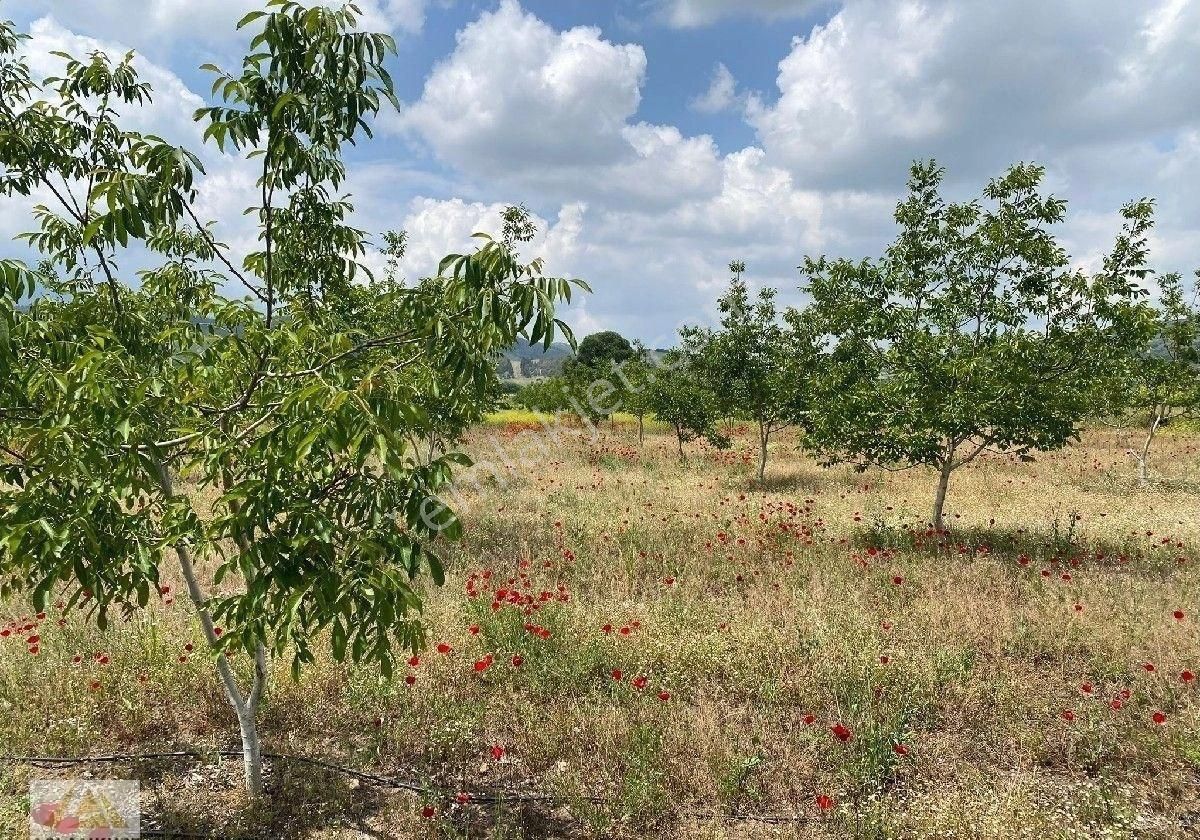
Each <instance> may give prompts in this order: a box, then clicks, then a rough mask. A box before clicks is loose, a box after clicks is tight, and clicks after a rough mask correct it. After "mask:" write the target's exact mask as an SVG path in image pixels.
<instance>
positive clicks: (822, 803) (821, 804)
mask: <svg viewBox="0 0 1200 840" xmlns="http://www.w3.org/2000/svg"><path fill="white" fill-rule="evenodd" d="M817 807H818V808H820V809H821V810H822V811H828V810H829V809H830V808H832V807H833V797H831V796H826V795H825V794H823V793H822V794H820V795H819V796H817Z"/></svg>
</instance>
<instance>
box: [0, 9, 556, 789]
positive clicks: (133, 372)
mask: <svg viewBox="0 0 1200 840" xmlns="http://www.w3.org/2000/svg"><path fill="white" fill-rule="evenodd" d="M356 18H357V9H356V8H355V7H354V6H353V5H350V4H348V5H345V6H342V7H340V8H326V7H324V6H313V7H311V8H306V7H304V6H302V5H300V4H298V3H295V2H291V0H271V2H270V3H268V4H267V7H266V9H265V10H264V11H258V12H253V13H251V14H249V15H247V16H246V17H245V18H243V19H242V21H241V23H240V24H239V27H242V28H250V29H251V30H253V33H254V34H253V36H252V39H251V41H250V53H251V54H250V55H248V56H247V57H246V58H245V59H244V61H243V62H242V64H241V66H240V68H239V69H238V70H237V71H236V72H231V73H226V72H222V71H220V70H218V69H217V68H209V69H211V70H212V71H213V72H214V73H215V75H216V80H215V83H214V86H213V91H214V95H215V97H216V104H214V105H212V106H211V107H206V108H203V109H201V111H200V112H199V113H198V114H197V115H196V116H197V119H198V120H199V121H201V122H202V123H204V124H205V126H206V128H205V132H204V134H205V138H206V140H208V141H211V142H214V143H216V144H217V145H218V146H219V147H220V148H221V149H222V150H225V151H226V152H232V153H239V154H241V155H243V156H244V158H245V159H246V160H247V161H248V165H250V166H253V167H254V169H255V171H256V172H257V179H258V180H257V194H258V201H257V203H256V206H254V207H252V208H251V209H250V210H249V211H248V213H249V215H250V218H251V220H252V221H253V222H254V223H256V225H257V232H258V237H257V246H256V247H255V248H254V249H253V250H251V251H250V252H249V253H244V254H235V253H234V252H233V251H232V249H230V248H227V247H226V246H224V245H222V244H221V243H220V242H219V241H218V239H217V236H218V228H217V227H216V225H215V223H209V222H207V221H206V220H201V219H200V218H199V217H198V215H197V210H196V192H197V186H198V184H199V183H200V181H201V179H202V178H203V177H204V172H203V169H202V166H201V163H200V161H199V159H198V158H197V157H196V156H195V155H193V154H192V153H190V152H188V151H186V150H184V149H182V148H180V147H178V146H174V145H172V144H170V143H169V142H167V141H166V140H164V139H161V138H158V137H154V136H150V135H143V134H139V133H137V132H132V131H129V130H126V129H125V128H123V127H122V125H121V117H120V115H121V114H128V113H129V112H130V111H132V110H134V109H136V108H137V107H139V106H141V105H144V104H145V103H147V102H148V101H149V99H150V96H151V91H150V88H149V86H148V85H146V84H145V83H144V82H141V81H139V80H138V77H137V73H136V70H135V67H134V64H133V61H132V57H131V56H125V57H124V58H122V59H120V60H113V59H111V58H110V57H108V56H106V55H104V54H103V53H94V54H93V55H91V56H88V57H87V58H85V59H82V60H77V59H72V58H70V57H66V56H64V57H63V59H64V72H63V74H62V76H61V78H54V79H48V80H45V81H39V80H37V79H34V78H33V77H32V76H31V73H30V69H29V66H28V64H27V62H26V61H25V59H24V58H23V56H22V52H21V50H22V41H23V38H22V36H20V35H18V34H17V33H16V32H15V30H14V28H13V26H12V24H11V23H6V24H2V25H0V95H2V104H0V166H2V167H3V171H2V172H0V191H2V192H3V193H4V194H5V195H7V196H10V197H16V198H14V199H13V200H20V201H24V200H26V199H27V198H28V199H32V200H33V201H36V202H40V203H38V204H37V205H36V208H35V210H34V228H35V229H34V231H33V232H32V233H30V234H28V235H27V236H26V237H25V240H26V242H27V243H28V245H29V247H30V249H31V251H33V252H34V253H35V254H36V255H37V257H36V259H37V262H36V264H34V265H32V266H31V265H29V264H27V263H25V262H21V261H18V260H15V259H6V260H3V261H2V262H0V447H2V451H0V520H2V521H3V522H4V528H3V530H2V531H0V597H9V596H11V595H13V594H15V593H18V592H30V591H31V592H32V597H33V601H34V603H35V605H36V606H37V607H38V608H39V609H40V608H43V607H44V606H45V604H46V603H47V602H48V601H50V600H51V599H54V598H62V599H63V600H64V601H65V602H66V605H67V606H68V607H69V608H80V609H82V610H85V611H86V612H87V613H88V614H89V615H91V616H93V617H94V618H95V620H96V621H97V622H99V624H100V625H101V626H102V627H103V626H104V625H105V624H106V622H107V621H108V620H109V617H110V615H112V614H113V613H114V612H117V613H128V612H129V611H132V610H134V609H137V608H140V607H145V606H146V605H147V604H148V603H149V602H150V600H151V598H152V597H154V596H155V595H156V594H157V593H158V592H160V591H162V590H161V588H162V587H165V584H166V581H165V578H164V576H163V569H164V563H165V562H166V561H168V560H170V561H173V563H174V564H175V565H176V566H177V568H178V571H179V574H180V575H181V577H182V579H183V581H184V582H185V584H186V588H187V593H188V596H189V597H190V601H191V603H192V605H193V606H194V608H195V611H196V615H197V618H198V621H199V624H200V626H201V628H202V630H203V633H204V636H205V638H206V639H207V641H208V645H209V648H210V650H211V655H212V658H213V662H214V665H215V667H216V669H217V671H218V674H219V677H220V680H221V682H222V684H223V687H224V690H225V693H226V694H227V696H228V698H229V701H230V703H231V704H232V706H233V708H234V711H235V712H236V715H237V719H238V723H239V727H240V730H241V740H242V745H243V752H244V756H245V773H246V784H247V787H248V789H249V791H250V792H251V793H253V794H258V793H261V792H262V790H263V783H262V773H261V755H260V745H259V737H258V729H257V713H258V709H259V705H260V703H261V701H262V700H263V697H264V694H265V692H266V690H267V678H268V672H269V662H270V660H271V659H273V658H280V657H288V658H290V662H291V667H292V670H293V673H298V672H299V670H300V669H301V668H302V667H303V666H304V665H305V664H307V663H311V662H312V661H313V660H314V647H315V646H316V645H317V644H318V643H320V644H328V645H329V647H330V648H331V650H332V654H333V656H334V658H335V659H337V660H343V659H348V660H352V661H354V662H366V663H374V664H376V665H377V666H378V667H379V668H380V669H381V671H382V673H383V674H384V675H385V676H387V675H390V673H391V670H392V666H393V658H394V656H395V655H396V654H395V653H394V652H393V651H394V650H396V649H397V648H417V647H419V646H420V645H421V644H422V643H423V641H424V632H423V628H422V625H421V623H420V620H419V613H420V609H421V598H420V594H419V590H418V587H417V584H416V581H417V579H419V578H421V577H423V576H424V575H425V574H428V575H430V576H431V577H432V578H433V580H434V581H436V582H439V583H440V582H441V579H442V569H441V565H440V564H439V562H438V560H437V557H436V556H435V555H434V554H432V553H430V551H429V550H428V548H427V546H428V544H429V543H431V542H434V541H436V540H438V539H455V538H456V537H457V536H458V534H459V531H460V527H459V524H458V522H457V520H456V519H455V517H454V514H453V513H452V512H451V511H450V510H449V509H448V508H447V507H446V506H445V504H444V503H443V502H442V501H441V499H440V494H441V493H442V492H443V491H444V489H445V488H446V487H447V485H448V483H449V482H450V480H451V478H452V470H453V468H454V467H455V466H456V465H460V464H465V463H467V459H466V458H465V457H464V456H462V455H459V454H455V453H453V452H451V453H447V454H441V455H436V456H434V457H419V456H418V455H417V454H416V453H415V452H414V451H413V449H412V447H411V446H410V445H409V443H408V441H410V440H412V439H413V438H414V437H416V438H419V439H425V438H427V437H429V436H431V435H440V436H441V439H443V440H446V439H452V438H453V437H454V435H455V434H456V430H458V429H459V428H461V426H462V422H463V417H464V416H469V415H470V414H471V413H472V412H473V411H474V410H475V409H474V407H475V406H477V405H478V403H479V402H480V401H481V400H483V399H485V398H486V396H487V395H488V394H489V393H490V390H491V389H492V388H493V386H494V378H495V371H494V361H493V357H494V354H495V353H497V352H499V351H500V350H502V349H503V348H506V347H509V346H511V345H512V344H513V343H514V342H515V340H516V338H517V337H518V335H524V336H525V337H527V338H528V339H530V340H531V341H535V342H537V341H543V342H545V343H546V344H547V345H548V344H549V343H550V342H551V341H552V340H553V338H554V335H555V332H556V328H558V327H562V325H561V324H560V323H559V322H557V321H556V320H555V317H554V308H555V304H556V303H557V302H559V301H564V300H569V298H570V294H571V289H572V285H573V284H572V283H571V282H569V281H567V280H563V279H558V278H551V277H546V276H544V275H543V274H542V267H541V264H540V263H539V262H537V261H535V262H532V263H530V264H522V263H521V262H519V261H518V259H517V257H516V256H515V255H514V253H513V252H512V251H511V250H510V249H509V248H508V247H506V246H505V244H504V243H502V242H498V241H493V240H491V239H489V238H487V237H482V238H481V239H480V244H479V247H478V249H477V250H476V251H474V252H473V253H471V254H465V255H451V256H450V257H447V258H446V259H445V260H444V261H443V262H442V264H441V266H440V267H439V270H438V273H437V276H436V277H434V278H431V279H428V280H426V281H423V282H421V283H419V284H417V285H416V286H415V287H413V288H407V287H404V286H402V285H399V284H376V283H368V284H364V283H363V282H362V281H363V280H364V279H366V272H365V269H364V268H363V267H362V266H361V265H360V260H361V259H362V258H363V256H364V255H365V254H366V252H367V248H368V242H367V238H366V235H365V234H364V232H363V231H361V230H358V229H357V228H355V227H353V225H352V224H351V221H350V220H351V217H352V212H353V207H352V205H351V204H350V202H349V199H348V197H346V196H343V195H341V194H340V193H339V192H338V191H339V190H340V189H341V188H342V187H343V186H344V183H345V179H346V167H345V165H344V163H343V160H342V151H343V147H344V145H345V144H347V143H354V142H355V141H356V140H358V139H359V138H361V137H363V136H369V135H370V127H369V124H370V121H371V118H372V117H373V115H375V114H377V113H378V112H379V110H380V109H381V108H382V107H383V106H384V105H385V104H386V103H389V102H394V101H395V100H394V96H393V93H392V81H391V78H390V77H389V75H388V73H387V71H386V69H385V67H384V61H385V58H386V57H387V56H388V55H389V54H390V53H393V52H394V51H395V45H394V43H393V42H392V40H391V39H390V38H389V37H387V36H385V35H377V34H370V33H365V32H359V31H357V30H356ZM139 263H140V264H144V265H146V266H148V267H147V268H145V269H144V270H142V271H140V272H139V273H138V275H137V276H130V274H129V271H128V266H129V265H130V264H135V265H136V264H139ZM227 289H232V290H234V291H233V293H231V294H230V293H226V291H225V290H227ZM367 313H370V317H365V315H366V314H367ZM434 398H436V399H434ZM432 405H437V406H441V408H439V409H438V410H437V411H436V412H434V411H433V410H432V409H430V408H429V407H430V406H432ZM427 454H429V453H427ZM205 491H207V492H205ZM214 496H215V499H216V500H215V502H211V501H209V502H206V503H205V504H203V505H201V504H198V503H197V501H196V500H197V499H198V498H201V497H204V498H208V499H210V500H211V499H212V498H213V497H214ZM319 640H320V641H319ZM325 640H327V642H326V641H325Z"/></svg>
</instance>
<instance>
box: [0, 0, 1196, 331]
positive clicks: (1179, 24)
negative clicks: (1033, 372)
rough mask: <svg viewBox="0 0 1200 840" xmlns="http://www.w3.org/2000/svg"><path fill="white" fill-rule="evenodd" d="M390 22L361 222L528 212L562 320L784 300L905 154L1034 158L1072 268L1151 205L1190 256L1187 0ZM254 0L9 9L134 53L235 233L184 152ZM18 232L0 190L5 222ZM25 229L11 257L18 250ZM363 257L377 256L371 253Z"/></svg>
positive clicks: (153, 118)
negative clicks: (757, 295) (390, 47)
mask: <svg viewBox="0 0 1200 840" xmlns="http://www.w3.org/2000/svg"><path fill="white" fill-rule="evenodd" d="M359 5H360V7H361V8H362V10H363V12H364V20H363V22H362V23H363V26H364V28H370V29H375V30H377V31H387V32H389V33H391V34H393V35H394V36H395V37H396V38H397V41H398V46H399V52H400V54H399V56H398V57H396V58H395V59H394V60H392V61H391V62H390V64H389V69H390V71H391V72H392V75H393V77H394V78H395V80H396V86H397V93H398V95H399V97H400V99H401V101H402V107H401V109H400V111H399V112H394V111H390V110H389V111H388V112H387V113H385V114H383V115H381V116H380V117H379V118H378V119H377V120H376V121H375V126H374V128H375V130H376V138H375V139H374V140H365V141H364V142H363V143H362V144H360V146H359V147H358V148H355V149H354V150H352V152H351V153H350V154H349V155H348V160H349V163H350V170H351V178H350V182H349V186H348V188H347V189H348V191H349V192H351V193H353V194H354V197H355V203H356V204H357V207H358V216H357V217H356V223H357V224H359V225H360V226H361V227H363V228H365V229H366V230H369V231H371V232H372V233H373V234H374V238H375V241H376V242H379V241H380V237H379V234H380V233H382V231H384V230H388V229H400V228H404V229H406V230H408V231H409V236H410V248H409V253H408V256H407V257H406V259H405V261H404V263H403V265H402V268H403V271H404V273H405V274H406V275H407V276H409V277H419V276H422V275H424V274H428V273H430V272H431V271H434V270H436V266H437V261H438V260H439V259H440V257H441V256H442V255H444V254H445V253H447V252H450V251H455V250H461V249H463V248H466V247H469V236H470V234H471V233H473V232H474V231H476V230H489V231H498V229H499V224H500V223H499V213H500V210H501V209H502V208H503V207H504V206H505V205H506V204H510V203H514V204H515V203H524V204H526V205H527V206H528V207H529V208H530V209H531V210H532V211H533V212H534V213H535V214H536V216H537V218H538V222H539V227H540V229H541V232H540V234H539V236H538V238H537V239H536V240H535V241H534V242H533V243H530V245H529V246H528V248H526V249H524V250H525V251H526V252H527V253H528V255H534V254H537V255H541V256H543V257H545V259H546V262H547V271H548V272H549V273H552V274H558V275H569V276H575V277H581V278H583V279H585V280H587V281H588V282H589V283H590V284H591V285H592V287H593V289H594V292H593V294H591V295H588V296H586V297H585V298H584V300H583V301H582V302H580V303H579V304H577V305H574V306H572V307H571V308H570V310H569V311H568V312H567V314H566V320H568V321H569V322H570V323H571V324H572V325H573V326H574V327H575V328H576V330H577V332H578V333H579V334H580V335H581V336H582V335H586V334H588V333H591V332H596V331H599V330H604V329H613V330H616V331H618V332H620V333H622V334H623V335H625V336H627V337H629V338H631V339H633V338H637V339H641V340H643V341H644V342H645V343H646V344H647V345H650V346H655V347H663V346H670V345H671V344H673V343H674V335H675V333H676V331H677V329H678V327H679V326H681V325H683V324H696V323H708V322H711V321H712V320H713V318H714V317H715V304H716V299H717V296H718V295H719V294H720V293H721V291H722V290H723V289H724V287H725V285H726V283H727V281H728V275H729V272H728V270H727V266H728V263H729V262H730V261H731V260H735V259H739V260H744V261H745V262H746V263H747V267H748V271H747V275H746V276H747V280H748V281H749V282H751V283H752V284H753V285H755V286H763V285H769V286H774V287H777V288H779V289H780V290H781V299H782V300H783V302H785V303H793V302H798V301H799V297H798V295H797V294H796V288H797V286H798V284H799V280H800V278H799V272H798V271H797V270H796V266H797V265H799V264H800V262H801V261H802V260H803V258H804V257H805V256H806V255H810V254H828V255H830V256H846V257H852V258H861V257H866V256H873V255H877V254H878V253H879V252H880V251H881V250H882V248H883V247H884V246H885V245H886V244H887V242H888V241H890V239H891V238H892V235H893V234H894V224H893V221H892V211H893V208H894V205H895V202H896V201H897V199H898V198H899V197H900V195H901V194H902V192H903V190H904V184H905V180H906V178H907V174H908V173H907V170H908V165H909V163H910V162H911V161H912V160H914V159H926V158H930V157H933V158H936V159H937V160H938V161H939V163H941V164H942V165H943V166H944V167H945V168H946V170H947V192H948V193H949V194H950V195H951V196H952V197H954V198H966V197H970V196H974V195H977V194H978V193H979V191H980V190H981V189H982V187H983V186H984V185H985V183H986V182H987V180H988V179H989V178H992V177H996V176H998V175H1000V174H1002V173H1003V171H1004V170H1005V169H1006V168H1007V167H1008V166H1009V165H1010V164H1012V163H1015V162H1018V161H1036V162H1038V163H1041V164H1043V165H1044V166H1046V168H1047V177H1046V182H1045V183H1046V186H1047V188H1048V189H1049V190H1050V191H1051V192H1053V193H1054V194H1055V195H1058V196H1060V197H1062V198H1065V199H1066V200H1067V201H1068V203H1069V207H1068V222H1067V223H1066V224H1065V225H1063V226H1062V227H1061V229H1060V233H1061V241H1062V242H1063V244H1064V245H1065V246H1066V247H1067V249H1068V251H1069V252H1070V253H1071V254H1072V255H1073V256H1074V258H1075V259H1076V261H1077V262H1078V263H1079V264H1080V265H1084V266H1094V265H1096V264H1097V263H1098V261H1099V259H1100V258H1101V256H1102V254H1103V253H1104V252H1105V251H1106V250H1107V248H1108V247H1109V246H1110V245H1111V243H1112V240H1113V238H1114V237H1115V236H1116V234H1117V232H1118V231H1119V228H1120V218H1119V211H1120V208H1121V206H1122V205H1123V204H1124V203H1125V202H1127V201H1130V200H1133V199H1137V198H1140V197H1142V196H1150V197H1153V198H1155V199H1156V201H1157V206H1158V212H1157V218H1158V225H1157V227H1156V230H1155V234H1154V236H1153V239H1152V250H1151V263H1152V265H1153V266H1154V267H1155V268H1156V269H1158V270H1159V271H1161V272H1167V271H1181V272H1186V273H1188V274H1190V273H1191V272H1192V271H1193V270H1195V269H1197V268H1200V191H1198V190H1197V186H1198V185H1200V0H1155V2H1147V3H1128V2H1121V0H1094V1H1093V2H1080V1H1079V0H1064V2H1059V3H1044V2H1041V3H1038V2H1032V0H1013V1H1012V2H1004V3H991V4H978V3H971V2H968V0H924V1H923V2H910V1H909V0H840V2H833V1H831V2H814V0H594V2H589V1H588V0H521V2H518V0H487V2H480V1H478V0H361V2H360V3H359ZM260 6H261V3H260V2H259V1H258V0H209V2H206V3H203V4H201V3H194V2H181V0H7V2H2V3H0V15H2V16H3V17H6V18H11V19H13V20H14V21H15V22H16V23H17V25H18V27H19V28H20V29H21V30H23V31H26V32H29V33H30V34H31V35H32V38H31V40H30V41H29V42H28V46H27V51H28V53H29V55H30V58H31V61H32V63H33V67H34V70H35V74H39V73H40V74H43V75H48V74H50V73H53V72H55V70H56V69H57V67H56V62H58V60H57V59H54V58H51V57H50V56H49V55H48V53H49V51H51V50H65V51H67V52H71V53H73V54H76V55H83V54H86V53H87V52H89V51H90V50H93V49H103V50H105V51H107V52H109V53H110V54H113V55H117V54H120V53H122V52H124V51H125V50H128V49H133V50H136V51H137V53H138V59H137V66H138V68H139V71H140V72H141V74H142V77H143V79H144V80H146V81H149V82H150V83H151V84H152V85H153V87H154V90H155V100H156V101H155V104H154V105H153V106H152V107H150V108H146V109H143V110H142V111H140V112H138V113H131V114H130V123H131V126H130V127H134V128H137V129H139V130H143V131H150V132H153V133H156V134H159V135H161V136H163V137H164V138H166V139H167V140H168V141H170V142H173V143H180V144H183V145H186V146H188V147H189V148H191V149H192V150H194V151H200V152H202V155H201V156H202V159H203V160H204V163H205V166H206V168H207V170H208V172H209V175H208V177H207V178H206V179H205V180H204V184H203V186H202V187H201V196H200V209H201V211H202V212H203V214H204V215H206V216H207V217H209V218H217V219H220V220H222V222H223V224H222V226H221V227H220V228H219V231H220V234H219V238H221V239H223V240H224V241H227V242H231V243H234V244H237V245H239V246H246V245H248V244H249V242H250V241H252V236H253V230H252V228H251V227H250V226H249V225H247V224H246V222H244V221H243V220H242V215H241V213H242V210H243V208H244V207H246V206H248V205H250V204H251V203H253V195H252V194H253V179H254V175H253V172H252V169H251V168H250V167H249V166H247V165H246V164H245V162H244V161H242V160H241V159H239V158H237V157H235V156H232V155H224V154H221V153H220V152H219V151H218V150H217V149H216V148H215V146H212V145H206V146H202V145H201V142H200V135H201V128H200V127H199V126H198V125H197V124H195V123H194V122H193V121H192V119H191V115H192V112H193V111H194V110H195V109H196V108H197V107H199V106H200V105H202V104H204V102H206V101H207V100H208V96H207V94H208V91H209V86H210V81H211V76H210V75H209V74H207V73H204V72H202V71H200V70H199V69H198V68H199V66H200V65H201V64H203V63H206V62H213V63H216V64H218V65H221V66H224V67H227V68H229V67H232V68H236V66H237V62H238V61H239V60H240V56H241V55H242V53H243V52H244V48H245V43H246V41H247V36H246V34H245V32H241V33H239V32H237V31H236V30H235V28H234V27H235V24H236V21H237V20H238V19H239V18H240V17H241V16H242V15H243V14H244V13H245V12H246V11H249V10H252V9H255V8H259V7H260ZM30 226H31V222H30V217H29V214H28V208H27V207H23V206H21V205H20V204H19V203H18V202H13V201H9V202H6V205H5V211H4V212H3V213H2V214H0V233H3V235H4V237H5V239H11V237H12V236H13V235H14V234H15V233H17V232H20V231H23V230H28V229H29V228H30ZM20 250H21V246H19V245H17V244H13V245H11V246H10V253H11V255H13V256H21V253H20ZM371 262H372V264H373V265H376V266H381V265H382V263H383V259H382V257H381V256H380V255H379V254H372V257H371Z"/></svg>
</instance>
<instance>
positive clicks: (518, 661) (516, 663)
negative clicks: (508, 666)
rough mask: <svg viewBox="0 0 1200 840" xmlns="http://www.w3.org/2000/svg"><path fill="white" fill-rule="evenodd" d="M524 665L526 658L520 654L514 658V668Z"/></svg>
mask: <svg viewBox="0 0 1200 840" xmlns="http://www.w3.org/2000/svg"><path fill="white" fill-rule="evenodd" d="M524 663H525V657H524V656H521V654H519V653H518V654H515V655H514V656H513V658H512V664H513V667H514V668H520V667H521V665H523V664H524Z"/></svg>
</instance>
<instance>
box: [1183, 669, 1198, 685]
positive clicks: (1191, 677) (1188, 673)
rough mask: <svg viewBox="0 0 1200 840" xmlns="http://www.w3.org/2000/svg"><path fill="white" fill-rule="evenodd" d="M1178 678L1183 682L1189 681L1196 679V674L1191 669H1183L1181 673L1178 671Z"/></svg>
mask: <svg viewBox="0 0 1200 840" xmlns="http://www.w3.org/2000/svg"><path fill="white" fill-rule="evenodd" d="M1179 679H1181V680H1183V681H1184V682H1185V683H1190V682H1191V681H1192V680H1194V679H1196V675H1195V674H1193V673H1192V672H1191V671H1188V670H1184V671H1183V672H1182V673H1180V675H1179Z"/></svg>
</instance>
